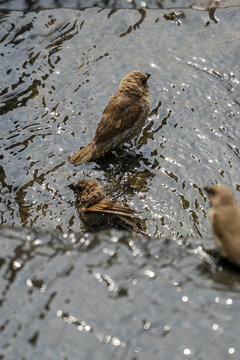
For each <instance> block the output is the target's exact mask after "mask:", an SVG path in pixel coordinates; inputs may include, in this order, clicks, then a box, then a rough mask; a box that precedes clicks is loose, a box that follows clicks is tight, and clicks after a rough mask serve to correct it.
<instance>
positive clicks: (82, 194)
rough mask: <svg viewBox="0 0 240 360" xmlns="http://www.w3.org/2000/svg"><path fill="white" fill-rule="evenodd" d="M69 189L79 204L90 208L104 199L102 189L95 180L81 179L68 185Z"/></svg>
mask: <svg viewBox="0 0 240 360" xmlns="http://www.w3.org/2000/svg"><path fill="white" fill-rule="evenodd" d="M69 188H70V189H72V190H73V191H74V193H75V194H76V196H77V199H78V201H79V202H80V204H88V206H91V205H94V204H96V203H97V202H98V201H100V200H101V199H102V198H103V197H104V190H103V187H102V185H100V184H99V183H98V182H97V181H96V180H91V179H82V180H79V181H78V182H77V183H75V184H74V183H73V184H70V185H69Z"/></svg>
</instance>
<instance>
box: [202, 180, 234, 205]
mask: <svg viewBox="0 0 240 360" xmlns="http://www.w3.org/2000/svg"><path fill="white" fill-rule="evenodd" d="M204 190H205V191H206V192H207V194H208V197H209V200H210V205H211V206H212V207H217V206H229V205H235V204H236V200H235V197H234V194H233V193H232V191H231V190H230V189H228V188H227V187H226V186H223V185H218V184H214V185H210V186H207V187H205V188H204Z"/></svg>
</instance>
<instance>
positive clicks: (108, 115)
mask: <svg viewBox="0 0 240 360" xmlns="http://www.w3.org/2000/svg"><path fill="white" fill-rule="evenodd" d="M141 113H142V107H141V106H140V104H139V103H138V102H137V101H136V99H135V98H126V96H123V95H119V94H115V95H113V97H112V98H111V100H110V102H109V103H108V105H107V107H106V108H105V110H104V112H103V117H102V119H101V121H100V122H99V123H98V125H97V129H96V132H95V137H94V141H95V143H100V142H102V141H106V140H108V139H111V138H112V137H113V136H114V135H116V134H119V133H121V132H123V131H124V130H126V129H128V128H130V127H131V126H132V124H133V123H135V121H137V120H138V119H139V117H140V116H141Z"/></svg>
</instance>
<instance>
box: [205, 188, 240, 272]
mask: <svg viewBox="0 0 240 360" xmlns="http://www.w3.org/2000/svg"><path fill="white" fill-rule="evenodd" d="M205 190H206V191H207V193H208V197H209V200H210V209H209V218H210V223H211V227H212V231H213V235H214V240H215V242H216V244H217V245H218V247H219V249H220V253H221V255H222V256H223V257H226V258H227V259H228V260H229V261H230V262H231V263H233V264H234V265H238V266H240V208H239V206H238V204H237V202H236V199H235V197H234V194H233V193H232V191H231V190H229V189H228V188H227V187H226V186H223V185H216V184H215V185H211V186H209V187H206V188H205Z"/></svg>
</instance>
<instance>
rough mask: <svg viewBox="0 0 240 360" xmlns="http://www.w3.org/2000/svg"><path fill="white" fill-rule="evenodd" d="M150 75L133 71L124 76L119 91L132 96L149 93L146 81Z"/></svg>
mask: <svg viewBox="0 0 240 360" xmlns="http://www.w3.org/2000/svg"><path fill="white" fill-rule="evenodd" d="M150 76H151V75H150V74H147V73H146V74H145V73H142V72H141V71H138V70H134V71H132V72H130V74H128V75H127V76H125V77H124V78H123V79H122V81H121V83H120V86H119V90H120V91H122V92H127V93H130V94H134V95H139V96H141V95H146V94H148V93H149V87H148V83H147V80H148V79H149V77H150Z"/></svg>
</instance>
